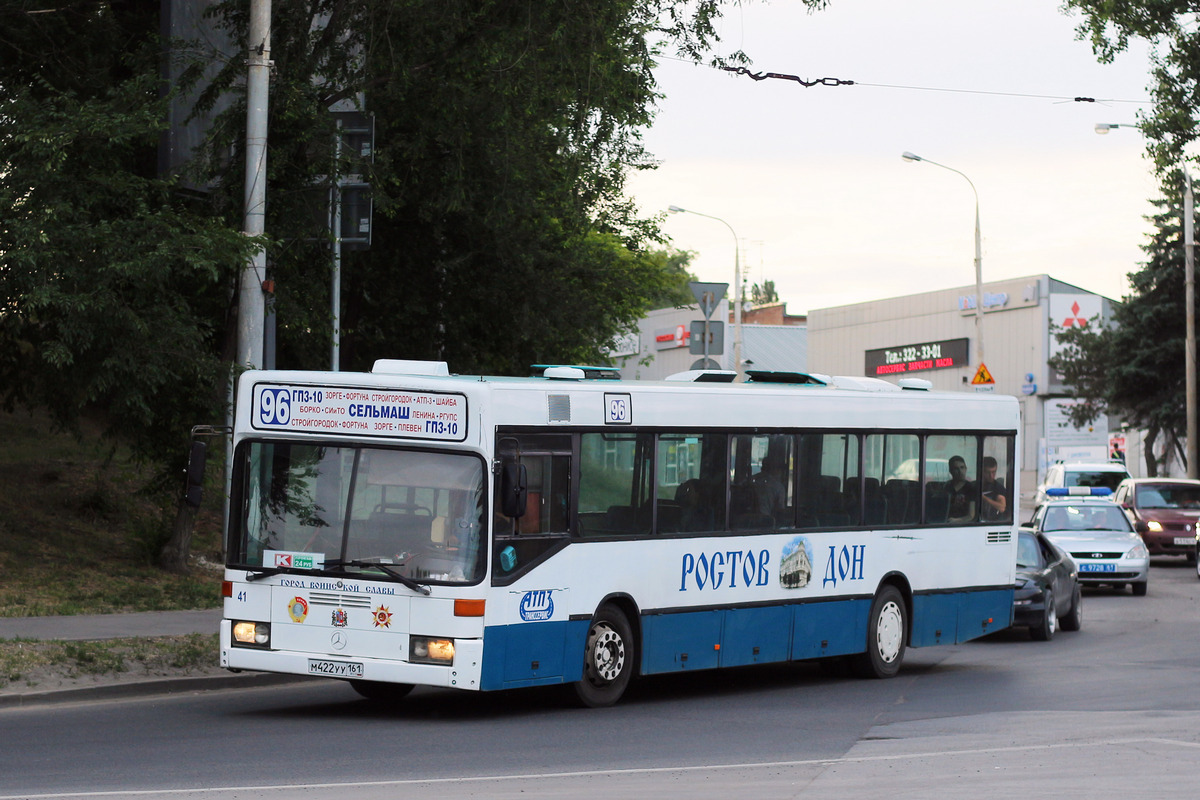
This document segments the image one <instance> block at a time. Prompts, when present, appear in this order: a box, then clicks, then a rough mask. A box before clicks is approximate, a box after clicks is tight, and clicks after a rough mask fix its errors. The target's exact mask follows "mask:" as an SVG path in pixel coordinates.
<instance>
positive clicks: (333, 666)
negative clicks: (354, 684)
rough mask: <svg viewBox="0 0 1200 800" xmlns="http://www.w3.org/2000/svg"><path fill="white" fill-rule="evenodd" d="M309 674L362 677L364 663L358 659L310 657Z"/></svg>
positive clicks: (331, 676) (332, 676) (333, 676)
mask: <svg viewBox="0 0 1200 800" xmlns="http://www.w3.org/2000/svg"><path fill="white" fill-rule="evenodd" d="M308 674H309V675H324V676H326V677H329V678H361V677H362V676H363V665H362V663H361V662H358V661H325V660H323V659H319V658H310V659H309V660H308Z"/></svg>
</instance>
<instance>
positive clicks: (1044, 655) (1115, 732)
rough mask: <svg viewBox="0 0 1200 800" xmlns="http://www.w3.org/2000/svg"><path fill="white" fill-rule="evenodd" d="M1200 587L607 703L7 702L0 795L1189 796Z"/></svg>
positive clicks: (321, 685) (1197, 706) (549, 698)
mask: <svg viewBox="0 0 1200 800" xmlns="http://www.w3.org/2000/svg"><path fill="white" fill-rule="evenodd" d="M1198 598H1200V581H1198V580H1197V578H1196V573H1195V570H1194V569H1193V568H1189V567H1186V566H1185V565H1183V564H1182V562H1177V561H1171V560H1170V559H1163V560H1161V561H1158V560H1156V561H1155V563H1154V566H1153V568H1152V574H1151V583H1150V592H1149V595H1148V596H1147V597H1144V598H1135V597H1133V596H1132V595H1131V594H1130V593H1129V592H1128V590H1126V591H1125V592H1124V593H1122V594H1120V595H1117V594H1114V593H1113V592H1110V591H1108V590H1095V591H1093V590H1088V591H1086V592H1085V597H1084V626H1083V630H1082V631H1081V632H1079V633H1064V632H1060V633H1059V634H1058V635H1057V636H1056V637H1055V638H1054V640H1053V641H1051V642H1049V643H1041V642H1033V641H1030V639H1029V637H1028V635H1027V633H1026V632H1025V631H1023V630H1014V631H1004V632H1001V633H999V634H995V635H993V636H991V637H989V638H987V639H984V640H981V641H978V642H971V643H968V644H964V645H958V646H951V647H937V648H927V649H921V650H910V651H909V653H908V656H907V657H906V660H905V664H904V668H903V669H902V670H901V673H900V675H899V676H898V677H897V678H894V679H892V680H886V681H867V680H858V679H853V678H846V677H840V676H830V675H827V674H825V673H823V672H822V671H821V670H820V669H819V668H818V667H816V666H814V665H810V664H794V665H785V666H778V667H765V668H755V669H745V670H737V671H730V672H722V673H695V674H691V675H685V676H671V677H656V678H653V679H647V680H643V681H641V682H640V683H638V684H636V685H635V686H634V687H633V689H632V690H631V691H630V693H629V694H628V695H627V696H626V699H625V700H624V701H622V703H621V704H620V705H618V706H616V707H614V708H609V709H599V710H585V709H579V708H575V707H573V705H572V704H571V702H570V698H569V695H568V694H567V692H565V691H561V690H544V689H539V690H524V691H519V692H512V693H501V694H484V695H479V694H468V693H460V692H449V691H441V690H432V689H421V690H417V691H415V692H414V693H413V694H412V695H410V697H409V698H407V699H406V701H405V702H404V704H402V705H400V706H398V707H395V708H392V709H386V708H379V707H377V706H374V705H373V704H371V703H370V702H368V701H365V700H362V699H359V697H358V695H356V694H355V693H354V692H353V691H352V690H351V689H350V688H349V687H347V686H345V685H342V684H339V683H336V682H328V683H325V682H315V683H303V684H294V685H289V686H283V687H275V688H263V689H239V690H228V691H213V692H195V693H192V694H184V695H176V696H167V697H154V698H143V699H137V700H124V701H105V702H88V703H77V704H72V705H47V706H34V707H18V708H11V709H5V710H3V711H0V741H2V742H4V743H5V745H6V746H5V752H6V755H7V757H6V758H4V759H2V760H0V799H3V798H13V797H22V798H48V797H67V796H70V797H95V796H104V797H106V798H113V797H116V798H121V797H132V796H137V797H138V798H142V799H143V800H144V798H168V797H170V798H192V797H195V798H199V797H204V798H216V799H217V800H225V798H234V797H237V798H253V797H264V798H283V797H294V796H299V795H300V794H301V793H303V796H304V797H305V798H317V799H319V800H323V799H324V798H342V799H344V798H345V797H347V796H350V795H351V794H352V795H353V796H354V797H355V798H356V799H357V798H370V799H371V800H373V799H374V798H395V797H399V796H406V797H415V796H427V795H431V794H432V795H435V796H437V797H438V798H439V800H441V799H442V798H460V797H461V798H466V797H478V798H484V797H486V798H509V797H511V798H517V797H521V798H552V797H553V798H590V797H601V796H604V797H608V796H613V795H616V796H621V795H625V796H630V797H646V796H654V797H656V798H676V797H677V798H689V800H697V798H722V800H728V798H730V797H744V796H747V794H748V791H749V789H750V788H751V787H752V788H753V793H754V794H755V795H757V796H761V797H771V798H776V797H802V798H817V797H830V796H836V797H855V798H862V797H888V798H898V797H900V798H903V797H914V798H917V797H930V796H933V795H934V794H942V795H945V796H949V797H966V796H969V797H972V798H984V799H986V798H1006V800H1007V798H1010V797H1012V796H1020V795H1022V794H1032V793H1035V792H1036V793H1037V794H1039V795H1050V796H1056V797H1088V798H1095V797H1116V796H1124V797H1148V796H1153V797H1156V798H1161V797H1180V798H1183V797H1187V798H1191V797H1195V796H1196V794H1197V792H1198V791H1200V789H1198V788H1197V785H1198V784H1200V688H1198V687H1200V637H1198V636H1197V627H1198V626H1197V621H1198V620H1197V617H1198V614H1197V600H1198ZM301 787H303V788H301ZM135 793H136V794H135Z"/></svg>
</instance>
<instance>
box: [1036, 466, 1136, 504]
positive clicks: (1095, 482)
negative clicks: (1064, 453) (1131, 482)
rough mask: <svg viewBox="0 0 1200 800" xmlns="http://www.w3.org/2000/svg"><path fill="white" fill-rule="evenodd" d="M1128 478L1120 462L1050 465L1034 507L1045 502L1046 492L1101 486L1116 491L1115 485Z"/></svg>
mask: <svg viewBox="0 0 1200 800" xmlns="http://www.w3.org/2000/svg"><path fill="white" fill-rule="evenodd" d="M1128 477H1129V471H1128V470H1126V469H1125V465H1124V464H1122V463H1121V462H1120V461H1100V462H1094V463H1063V462H1061V461H1060V462H1058V463H1057V464H1052V465H1051V466H1050V467H1049V469H1047V470H1046V480H1045V481H1044V482H1043V483H1042V484H1041V485H1040V486H1038V489H1037V497H1036V498H1034V507H1035V508H1037V507H1040V506H1041V505H1042V503H1045V502H1046V490H1047V489H1057V488H1063V487H1066V488H1070V487H1072V486H1085V487H1096V486H1103V487H1105V488H1107V489H1109V490H1116V488H1117V485H1118V484H1119V483H1120V482H1121V481H1123V480H1125V479H1126V478H1128Z"/></svg>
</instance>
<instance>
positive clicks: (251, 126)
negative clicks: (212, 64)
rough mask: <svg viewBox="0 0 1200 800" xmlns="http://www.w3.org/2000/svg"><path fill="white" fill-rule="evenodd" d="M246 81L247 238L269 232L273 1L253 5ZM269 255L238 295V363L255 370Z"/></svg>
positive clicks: (258, 256)
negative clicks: (268, 166) (268, 126)
mask: <svg viewBox="0 0 1200 800" xmlns="http://www.w3.org/2000/svg"><path fill="white" fill-rule="evenodd" d="M248 44H249V53H248V58H247V64H248V66H249V73H248V75H247V78H246V181H245V194H244V201H245V205H244V208H245V224H244V227H243V232H244V233H245V234H246V235H247V236H261V235H262V234H263V232H264V231H265V227H266V226H265V224H264V221H265V214H266V205H267V93H268V81H269V79H270V73H271V0H250V35H249V41H248ZM266 271H267V252H266V250H265V249H263V248H259V249H257V250H255V252H254V254H253V255H252V256H251V257H250V260H249V261H248V262H247V263H246V264H245V265H244V266H243V268H242V277H241V282H240V286H239V290H238V349H237V360H238V363H239V364H240V365H242V366H244V367H248V368H250V369H258V368H260V367H262V362H263V325H264V319H265V317H266V298H265V297H264V295H263V281H264V280H265V279H266Z"/></svg>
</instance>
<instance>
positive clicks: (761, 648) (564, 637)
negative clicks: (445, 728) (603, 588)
mask: <svg viewBox="0 0 1200 800" xmlns="http://www.w3.org/2000/svg"><path fill="white" fill-rule="evenodd" d="M1012 597H1013V595H1012V590H1011V589H987V590H982V591H963V592H938V593H930V594H918V595H916V596H914V597H913V615H912V617H913V620H912V634H911V645H912V646H913V647H922V646H926V645H934V644H954V643H959V642H966V641H969V640H971V639H976V638H979V637H980V636H984V635H986V634H989V633H993V632H995V631H998V630H1001V629H1002V628H1006V627H1008V626H1009V624H1010V623H1011V620H1012V602H1013V600H1012ZM870 609H871V599H870V598H852V599H847V600H831V601H825V602H814V603H800V604H795V603H793V604H788V605H773V606H770V605H768V606H752V607H734V608H718V609H705V610H702V611H686V612H678V613H671V614H646V615H643V616H642V618H641V641H642V649H641V654H640V658H641V673H642V674H643V675H652V674H655V673H666V672H678V671H681V670H697V669H713V668H717V667H736V666H745V665H748V664H765V663H770V662H778V661H802V660H805V659H811V658H826V657H830V656H842V655H850V654H853V653H860V652H862V650H863V646H864V644H865V642H866V638H867V617H868V615H869V613H870ZM588 625H589V621H588V620H571V621H562V622H529V623H523V624H519V625H493V626H490V627H488V628H487V629H486V630H485V632H484V637H483V641H484V645H483V652H484V664H483V674H482V676H481V680H480V688H481V689H484V690H491V689H512V688H517V687H522V686H543V685H548V684H556V683H570V682H573V681H577V680H579V679H580V677H581V676H582V670H583V651H584V645H585V642H586V639H587V629H588Z"/></svg>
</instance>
